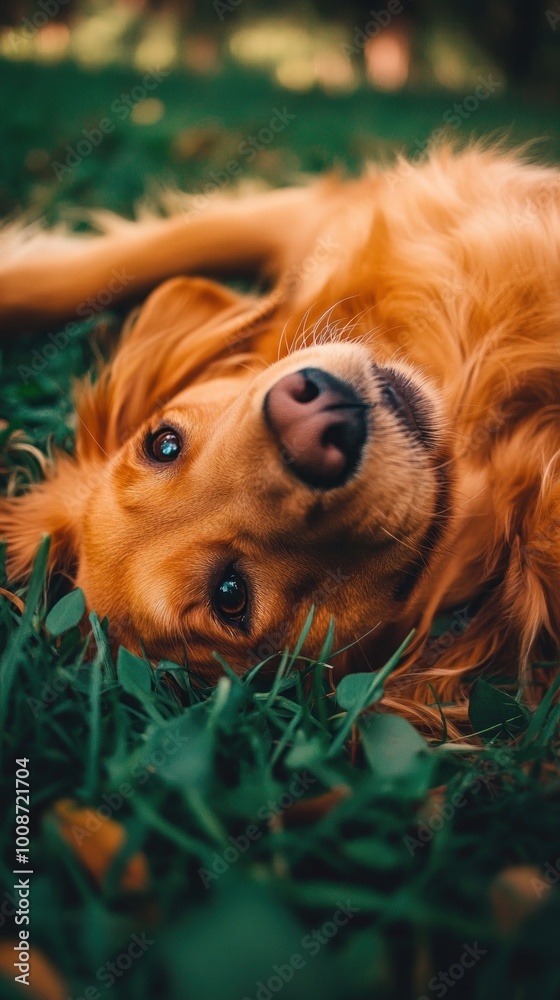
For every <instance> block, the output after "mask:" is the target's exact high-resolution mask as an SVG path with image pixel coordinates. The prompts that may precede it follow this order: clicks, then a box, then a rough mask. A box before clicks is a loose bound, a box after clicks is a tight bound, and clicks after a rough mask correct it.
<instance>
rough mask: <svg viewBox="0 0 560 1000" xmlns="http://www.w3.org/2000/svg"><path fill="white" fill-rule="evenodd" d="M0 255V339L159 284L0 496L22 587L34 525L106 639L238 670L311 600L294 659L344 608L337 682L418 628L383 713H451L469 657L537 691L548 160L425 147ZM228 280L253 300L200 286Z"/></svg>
mask: <svg viewBox="0 0 560 1000" xmlns="http://www.w3.org/2000/svg"><path fill="white" fill-rule="evenodd" d="M16 244H17V245H16ZM6 247H7V248H6V250H5V253H4V259H3V262H2V266H1V271H0V311H1V318H2V324H3V327H4V328H5V329H6V330H7V331H9V332H12V331H13V330H14V329H15V328H16V327H19V328H21V327H24V328H25V327H28V328H37V327H38V326H39V325H41V326H43V327H45V328H49V326H51V327H52V325H53V324H56V323H58V324H60V323H61V322H62V321H68V320H71V321H72V320H75V319H76V314H77V316H80V315H84V308H85V304H87V303H88V301H90V302H91V301H92V300H93V301H94V302H97V301H103V293H105V292H106V290H107V289H111V288H115V287H116V288H117V291H116V292H115V293H114V296H113V297H114V298H119V297H120V298H121V299H122V298H124V297H126V296H128V297H130V298H131V299H134V298H135V299H136V300H138V298H139V296H140V295H142V294H143V293H146V292H148V291H150V290H151V289H155V290H153V291H151V294H150V295H149V296H148V298H147V299H146V301H145V302H144V304H143V305H142V306H141V307H140V308H138V309H137V310H136V312H135V313H134V314H133V315H132V316H131V318H130V320H129V321H128V323H127V325H126V328H125V331H124V333H123V336H122V339H121V342H120V345H119V346H118V349H117V350H116V353H115V356H114V358H113V360H112V361H111V363H110V364H109V365H108V366H106V367H105V368H104V369H103V370H102V371H101V372H100V374H99V376H98V377H97V379H95V380H94V381H93V382H91V381H87V382H86V383H85V384H82V385H81V386H80V387H79V390H78V392H77V400H76V412H77V433H76V448H75V454H74V455H73V456H72V457H70V456H68V455H66V454H61V455H58V456H56V458H55V461H54V462H52V463H49V467H48V470H47V477H46V480H45V482H43V483H41V484H39V485H36V486H34V487H33V488H32V489H30V491H29V492H27V493H26V494H24V495H23V496H19V497H10V498H8V499H5V500H4V501H2V503H1V506H0V534H1V536H2V537H3V538H5V539H6V540H7V542H8V566H9V573H10V575H11V577H12V578H13V579H14V580H16V581H17V580H23V579H25V577H26V576H27V574H28V573H29V570H30V567H31V565H32V560H33V557H34V553H35V551H36V549H37V545H38V543H39V541H40V539H41V537H42V536H43V535H44V534H45V533H48V534H49V535H50V536H51V538H52V545H51V554H50V558H51V566H52V568H53V569H59V570H60V569H62V570H63V571H64V572H66V573H68V574H69V575H70V577H71V579H72V580H73V581H75V584H76V585H77V586H80V587H82V588H83V590H84V593H85V595H86V600H87V603H88V606H89V607H92V608H94V609H95V610H96V611H97V612H98V614H99V615H101V616H104V615H107V616H108V618H109V622H110V631H111V636H112V637H113V639H114V641H115V642H120V643H123V644H126V645H127V646H128V648H130V649H133V650H138V649H140V648H141V647H140V643H142V646H143V648H144V649H145V651H146V653H147V655H148V656H149V657H150V658H151V659H153V660H154V661H155V660H157V659H158V658H162V657H168V658H171V659H175V660H178V661H179V662H183V661H184V660H185V658H186V662H187V664H188V666H189V668H190V669H192V670H193V672H195V673H196V674H198V675H202V676H204V677H206V678H209V679H210V678H212V677H213V676H216V674H217V672H219V669H220V668H219V666H218V663H217V661H216V660H215V659H214V658H213V657H212V652H213V651H214V650H217V651H219V653H220V654H221V655H222V657H224V658H225V659H226V660H227V661H228V662H229V663H230V664H231V666H232V667H233V668H234V669H235V670H236V671H238V672H243V671H245V670H246V669H247V668H248V667H250V666H252V665H253V664H254V663H256V662H257V661H258V660H259V659H263V658H264V657H266V656H268V655H272V654H274V653H275V652H277V651H279V650H282V649H283V648H285V647H286V646H292V647H293V645H294V644H295V642H296V640H297V638H298V636H299V634H300V631H301V629H302V626H303V624H304V622H305V620H306V617H307V615H308V612H309V609H310V606H311V605H312V604H313V605H314V606H315V615H314V618H313V623H312V626H311V628H310V630H309V633H308V635H307V638H306V641H305V644H304V646H303V650H302V656H305V657H316V656H317V655H318V654H319V652H320V650H321V646H322V643H323V640H324V637H325V633H326V630H327V627H328V624H329V621H330V619H331V616H333V617H334V620H335V625H336V631H335V646H336V647H337V648H339V649H340V648H342V647H349V648H348V649H347V650H346V651H345V652H344V653H343V655H342V656H341V657H339V659H338V660H337V661H336V662H340V663H342V668H341V669H344V670H350V669H354V670H368V669H371V668H376V667H378V666H380V665H381V664H382V663H383V662H384V660H385V659H386V658H387V656H388V655H390V653H391V652H393V651H394V650H395V649H396V648H397V646H398V645H399V643H400V642H401V641H402V640H403V638H404V636H405V635H407V633H408V632H409V631H410V630H411V629H412V628H415V629H416V630H417V631H416V637H415V640H414V642H413V644H412V646H411V647H410V649H409V650H408V652H407V655H406V656H405V658H404V660H403V661H402V663H401V665H400V666H399V668H398V669H397V670H396V671H395V673H394V674H393V676H392V678H391V679H390V681H389V682H388V684H387V686H386V699H385V704H386V705H387V706H388V707H389V708H392V709H393V710H397V711H400V712H402V713H404V714H405V715H407V716H408V717H409V718H410V719H412V721H414V722H415V723H417V724H420V725H423V726H429V725H430V724H431V723H432V722H433V723H434V725H435V724H436V723H437V720H438V718H439V714H438V708H437V705H436V699H435V697H434V695H435V696H437V699H439V700H440V701H441V702H442V703H445V705H446V706H447V708H446V711H447V712H448V715H449V718H450V721H451V723H452V724H455V725H458V726H460V725H461V723H462V721H463V720H464V719H465V717H466V704H467V694H468V686H469V683H470V682H471V681H472V679H473V678H474V677H475V676H479V675H480V674H481V673H482V672H486V673H490V674H501V675H503V674H508V675H512V674H515V673H516V674H518V677H519V681H520V683H521V684H523V685H525V686H526V687H528V688H529V689H530V690H529V691H528V695H529V696H530V695H531V691H532V692H533V694H534V693H535V690H536V688H535V687H533V685H535V684H538V683H542V682H543V680H544V681H545V682H546V679H547V678H546V671H547V667H546V666H544V667H543V666H542V665H541V666H539V667H538V668H537V667H534V666H533V664H534V663H535V662H536V661H539V662H540V661H547V660H550V659H554V658H555V657H556V651H557V647H558V644H559V641H560V478H559V472H560V459H559V456H560V280H559V279H560V186H559V174H558V172H557V171H556V170H555V169H553V168H551V167H545V166H539V165H534V164H531V163H527V162H525V161H524V159H523V157H522V156H520V155H517V154H513V153H507V152H504V151H501V150H497V149H495V148H492V149H485V148H483V147H482V146H480V145H473V146H471V147H469V148H468V149H466V150H464V151H462V152H454V151H453V150H451V149H448V148H441V149H439V150H435V151H433V152H432V153H431V155H430V156H429V157H427V158H426V160H425V162H422V163H415V164H410V163H407V162H405V161H404V160H399V161H398V162H397V163H396V165H395V166H394V167H393V168H392V169H390V170H387V171H382V170H378V171H375V170H372V171H370V172H369V173H368V174H367V175H366V176H364V177H363V178H362V179H358V180H351V181H346V182H342V181H340V180H338V179H336V178H333V177H329V178H324V179H321V180H319V181H316V182H314V183H311V184H309V185H308V186H304V187H301V188H287V189H283V190H279V191H275V192H268V193H262V194H258V195H252V196H250V197H245V198H239V199H237V200H232V199H229V200H226V199H225V198H219V199H215V200H212V199H210V201H209V204H208V205H207V206H206V207H204V208H193V210H192V211H191V212H190V213H182V214H179V215H176V216H174V217H171V218H167V219H151V220H148V221H144V222H138V223H128V222H124V221H122V220H112V221H109V222H108V223H107V226H106V231H105V232H103V233H102V234H101V235H99V236H95V237H91V238H80V237H74V238H64V237H62V238H61V237H60V236H58V235H57V234H56V233H55V234H52V235H49V234H43V235H42V236H41V235H40V236H36V237H35V238H33V239H30V240H27V241H26V240H21V241H20V242H19V243H18V242H17V240H16V237H14V236H11V237H10V236H8V237H7V238H6ZM216 273H218V274H219V275H221V276H225V275H235V274H240V273H243V274H251V275H253V276H257V275H259V276H260V278H261V287H262V288H263V289H264V290H263V291H262V293H261V294H258V295H245V294H240V293H238V292H237V291H233V290H231V288H228V287H226V286H224V285H222V284H218V283H215V282H214V281H212V280H210V278H209V277H201V276H200V275H211V274H212V275H216ZM187 275H191V276H187ZM115 276H117V277H118V278H119V280H115ZM119 281H120V284H119ZM119 288H120V289H121V290H120V291H119V290H118V289H119ZM68 330H69V333H71V326H69V327H68ZM442 610H447V611H450V612H451V615H452V617H451V618H450V625H449V627H448V629H447V631H446V632H445V633H444V635H442V636H440V637H439V638H437V639H434V638H431V639H430V638H429V634H430V626H431V623H432V621H433V618H434V615H435V614H436V613H438V612H441V611H442ZM453 614H454V615H455V617H453ZM539 671H540V673H539Z"/></svg>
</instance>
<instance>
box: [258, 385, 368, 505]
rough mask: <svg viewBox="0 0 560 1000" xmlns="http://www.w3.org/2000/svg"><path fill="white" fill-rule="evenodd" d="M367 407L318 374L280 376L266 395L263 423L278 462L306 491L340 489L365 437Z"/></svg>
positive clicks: (349, 388)
mask: <svg viewBox="0 0 560 1000" xmlns="http://www.w3.org/2000/svg"><path fill="white" fill-rule="evenodd" d="M367 409H368V407H367V404H366V403H364V402H363V400H361V399H360V397H359V396H358V395H357V394H356V392H355V391H354V389H353V388H352V386H350V385H348V384H347V383H346V382H342V381H341V379H339V378H336V377H335V376H334V375H331V374H330V373H329V372H325V371H323V370H322V369H320V368H302V369H301V371H299V372H293V373H292V374H291V375H285V376H284V378H281V379H280V381H279V382H277V383H276V385H274V386H273V387H272V389H270V390H269V392H268V393H267V395H266V398H265V401H264V413H265V418H266V421H267V423H268V426H269V427H270V429H271V431H272V432H273V434H274V436H275V438H276V441H277V443H278V444H279V446H280V449H281V458H282V461H283V462H284V463H285V464H286V465H288V466H289V468H290V470H291V471H292V472H293V473H294V475H296V476H297V478H298V479H300V480H301V481H302V482H303V483H306V484H307V485H308V486H315V487H319V488H320V489H323V490H327V489H332V488H333V487H335V486H343V485H344V483H345V482H346V481H347V480H348V478H349V477H350V476H351V475H352V473H353V472H354V470H355V469H356V466H357V464H358V461H359V458H360V455H361V452H362V448H363V445H364V442H365V440H366V436H367V422H366V411H367Z"/></svg>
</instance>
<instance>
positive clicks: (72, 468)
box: [0, 455, 89, 581]
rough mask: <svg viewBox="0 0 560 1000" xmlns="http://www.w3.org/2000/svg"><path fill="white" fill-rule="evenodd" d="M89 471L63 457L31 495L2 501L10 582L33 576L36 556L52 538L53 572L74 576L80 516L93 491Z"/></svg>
mask: <svg viewBox="0 0 560 1000" xmlns="http://www.w3.org/2000/svg"><path fill="white" fill-rule="evenodd" d="M87 479H88V475H87V472H86V470H85V469H84V470H80V469H79V467H78V466H77V464H76V463H75V462H74V460H73V459H71V458H69V457H68V456H66V455H63V456H61V457H60V459H59V460H58V462H57V464H56V466H55V467H53V471H52V473H51V474H50V475H48V478H47V479H46V480H45V481H44V482H41V483H37V484H36V485H34V486H33V487H32V488H31V489H30V490H29V492H28V493H24V494H23V495H22V496H17V497H5V498H2V499H0V539H1V540H2V541H4V542H6V543H7V559H6V566H7V572H8V577H9V579H10V580H14V581H23V580H25V579H26V578H27V577H28V576H29V573H30V572H31V567H32V565H33V560H34V558H35V554H36V552H37V549H38V547H39V544H40V542H41V539H42V538H43V537H44V536H45V535H50V538H51V545H50V550H49V570H50V571H53V570H56V569H64V571H65V572H66V573H67V574H68V575H70V576H71V575H72V567H73V564H74V562H75V556H76V554H77V547H78V543H79V525H80V513H81V509H82V504H83V501H84V498H85V496H86V493H87V492H88V490H89V485H88V482H87Z"/></svg>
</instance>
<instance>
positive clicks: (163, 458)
mask: <svg viewBox="0 0 560 1000" xmlns="http://www.w3.org/2000/svg"><path fill="white" fill-rule="evenodd" d="M182 447H183V442H182V441H181V438H180V436H179V434H178V433H177V431H173V430H171V428H169V427H164V428H163V429H162V430H160V431H158V432H157V434H153V435H152V436H151V437H150V438H148V441H147V449H148V454H149V455H150V456H151V458H155V460H156V462H174V461H175V459H176V458H178V457H179V455H180V454H181V448H182Z"/></svg>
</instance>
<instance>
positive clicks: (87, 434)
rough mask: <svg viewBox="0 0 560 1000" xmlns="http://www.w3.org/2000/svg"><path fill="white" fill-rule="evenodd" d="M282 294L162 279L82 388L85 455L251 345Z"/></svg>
mask: <svg viewBox="0 0 560 1000" xmlns="http://www.w3.org/2000/svg"><path fill="white" fill-rule="evenodd" d="M278 301H279V293H278V292H272V293H271V294H270V295H268V296H265V297H263V298H260V299H257V298H253V297H250V296H245V295H240V294H238V293H237V292H234V291H232V290H230V289H228V288H225V287H223V286H222V285H219V284H217V283H215V282H213V281H209V280H206V279H203V278H173V279H171V280H170V281H166V282H165V283H164V284H162V285H160V286H159V288H157V289H156V291H155V292H153V293H152V294H151V295H150V297H149V298H148V299H147V301H146V303H145V304H144V305H143V307H142V308H141V309H140V311H139V312H138V313H137V314H136V315H135V316H133V317H132V318H131V319H130V320H129V323H128V326H127V328H126V329H125V333H124V336H123V339H122V341H121V344H120V347H119V348H118V350H117V353H116V355H115V357H114V359H113V361H112V362H111V364H110V365H109V366H108V367H107V368H105V370H104V371H103V373H102V374H101V377H100V378H99V380H98V381H97V382H95V383H94V384H91V382H86V383H84V384H83V385H82V386H81V387H80V388H79V389H78V393H77V410H78V418H79V424H78V434H77V455H78V457H79V458H80V459H81V458H85V459H88V458H90V457H99V456H101V455H106V454H109V455H110V454H111V452H113V451H114V450H115V449H117V448H118V447H120V445H121V444H122V443H123V442H124V441H125V440H126V439H127V437H128V436H129V435H130V434H131V433H132V432H133V431H134V430H135V429H136V428H137V427H138V426H139V425H140V424H141V423H142V422H143V421H144V420H145V419H146V418H147V417H148V416H149V415H150V413H152V412H153V411H154V410H155V409H156V408H157V407H159V406H161V405H162V404H164V403H165V402H166V401H167V400H168V399H170V398H172V397H173V396H174V395H175V394H176V393H177V392H179V391H180V390H182V389H184V388H185V387H186V386H188V385H189V384H190V383H192V382H193V381H194V380H196V379H197V378H201V377H203V374H204V373H205V372H206V371H207V369H208V366H209V365H211V364H213V363H215V362H217V361H219V360H220V359H223V360H225V359H228V358H229V359H232V358H234V357H235V355H236V354H241V353H244V352H246V351H247V350H248V349H249V343H250V341H251V338H252V336H253V335H254V334H255V332H256V331H257V330H258V328H259V326H260V324H261V322H262V321H263V320H265V319H266V318H267V317H268V316H269V315H270V314H271V313H272V312H273V311H274V309H275V308H276V305H277V304H278Z"/></svg>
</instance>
